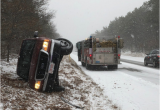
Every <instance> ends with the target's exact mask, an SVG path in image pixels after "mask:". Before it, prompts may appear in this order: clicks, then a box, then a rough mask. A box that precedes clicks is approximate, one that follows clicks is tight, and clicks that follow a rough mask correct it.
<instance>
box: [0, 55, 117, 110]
mask: <svg viewBox="0 0 160 110" xmlns="http://www.w3.org/2000/svg"><path fill="white" fill-rule="evenodd" d="M16 65H17V59H16V58H12V59H11V60H10V62H9V63H7V62H5V61H1V65H0V69H1V86H0V90H1V94H0V96H1V103H0V110H1V109H4V110H11V109H15V110H18V109H21V110H26V109H27V110H31V109H34V110H75V109H76V108H74V107H72V106H70V105H68V104H66V103H64V102H63V101H62V100H61V97H64V98H65V99H66V100H68V101H70V102H71V103H73V104H75V105H77V106H82V107H85V108H84V110H120V108H119V107H118V106H117V105H116V104H115V103H113V102H112V100H111V99H110V98H108V97H107V96H106V95H105V94H104V90H103V89H101V88H100V86H99V85H97V84H96V83H95V82H94V81H93V80H92V79H91V78H90V77H88V76H87V75H86V74H85V73H84V72H83V71H82V70H81V68H80V67H79V66H77V64H76V63H75V62H74V60H72V59H71V58H69V57H68V56H65V57H64V58H63V60H62V62H61V64H60V69H59V78H60V85H62V86H64V87H65V91H64V92H60V93H57V92H52V93H44V92H37V91H36V90H33V89H31V88H30V87H29V86H28V83H27V82H25V81H23V80H20V79H19V77H18V76H17V75H16Z"/></svg>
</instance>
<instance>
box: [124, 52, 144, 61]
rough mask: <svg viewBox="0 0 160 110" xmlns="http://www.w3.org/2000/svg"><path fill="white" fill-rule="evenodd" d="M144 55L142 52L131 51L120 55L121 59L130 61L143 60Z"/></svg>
mask: <svg viewBox="0 0 160 110" xmlns="http://www.w3.org/2000/svg"><path fill="white" fill-rule="evenodd" d="M145 56H146V55H145V54H144V53H131V52H125V53H124V52H123V53H122V55H121V59H125V60H130V61H137V62H142V63H143V62H144V57H145Z"/></svg>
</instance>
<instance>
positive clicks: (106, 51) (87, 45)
mask: <svg viewBox="0 0 160 110" xmlns="http://www.w3.org/2000/svg"><path fill="white" fill-rule="evenodd" d="M76 47H77V49H78V61H80V62H81V63H82V66H85V67H86V69H89V68H90V67H94V66H107V67H108V69H117V68H118V64H119V63H120V49H122V48H123V39H122V38H120V36H118V37H116V38H112V39H99V38H98V37H96V36H94V35H91V36H90V37H89V38H88V39H86V40H82V41H79V42H77V43H76Z"/></svg>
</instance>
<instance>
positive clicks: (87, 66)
mask: <svg viewBox="0 0 160 110" xmlns="http://www.w3.org/2000/svg"><path fill="white" fill-rule="evenodd" d="M85 64H86V65H85V66H86V69H87V70H88V69H89V65H88V64H87V58H86V63H85Z"/></svg>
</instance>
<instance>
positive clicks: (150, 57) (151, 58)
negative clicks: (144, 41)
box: [144, 49, 160, 67]
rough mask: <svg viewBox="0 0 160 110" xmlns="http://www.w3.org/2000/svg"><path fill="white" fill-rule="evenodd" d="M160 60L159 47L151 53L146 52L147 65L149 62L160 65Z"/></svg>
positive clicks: (145, 60) (155, 65) (145, 63)
mask: <svg viewBox="0 0 160 110" xmlns="http://www.w3.org/2000/svg"><path fill="white" fill-rule="evenodd" d="M159 62H160V54H159V50H158V49H155V50H152V51H151V52H150V53H149V54H146V56H145V58H144V65H145V66H147V65H148V64H153V67H157V66H159Z"/></svg>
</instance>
